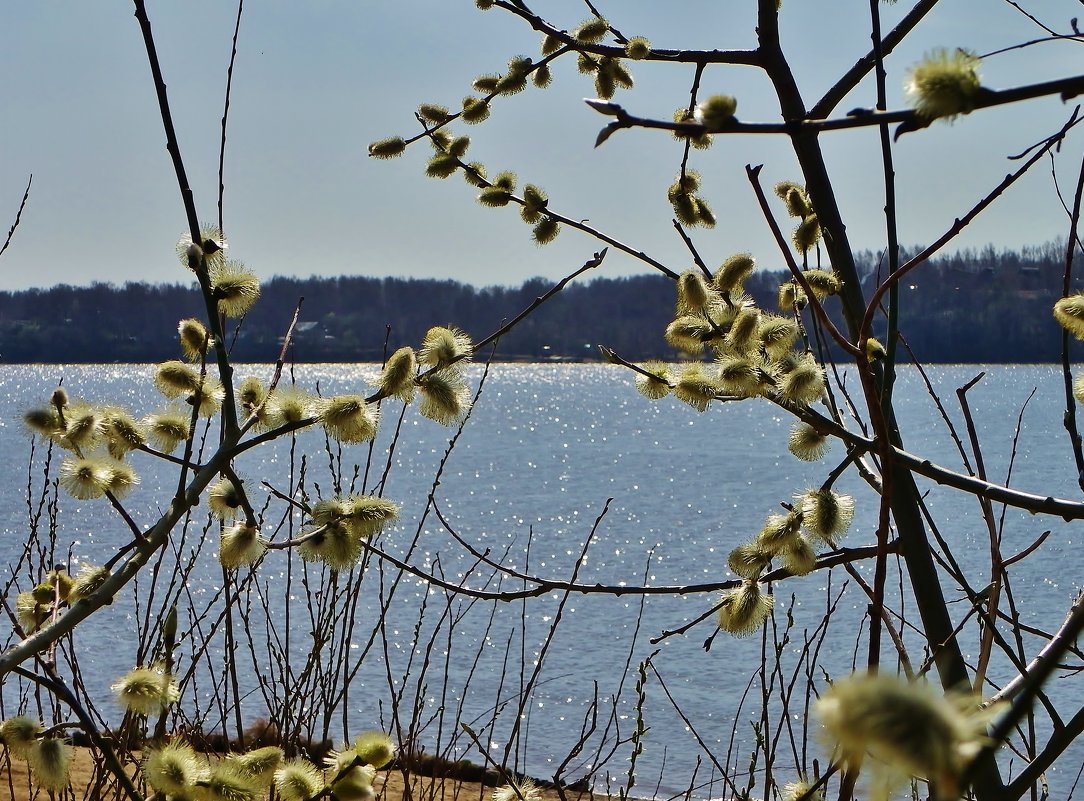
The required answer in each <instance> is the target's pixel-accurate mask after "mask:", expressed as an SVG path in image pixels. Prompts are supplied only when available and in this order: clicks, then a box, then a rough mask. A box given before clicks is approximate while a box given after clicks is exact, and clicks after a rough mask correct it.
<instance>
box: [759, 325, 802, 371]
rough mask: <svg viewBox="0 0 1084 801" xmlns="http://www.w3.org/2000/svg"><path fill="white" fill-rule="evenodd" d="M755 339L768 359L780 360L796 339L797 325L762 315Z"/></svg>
mask: <svg viewBox="0 0 1084 801" xmlns="http://www.w3.org/2000/svg"><path fill="white" fill-rule="evenodd" d="M757 339H759V340H760V345H761V347H762V348H764V352H765V353H766V354H767V355H768V357H769V358H771V359H775V360H780V359H782V358H783V357H784V356H786V354H787V353H788V352H789V351H790V348H791V346H792V345H793V344H794V343H795V342H796V341H797V339H798V324H797V323H796V322H794V320H791V319H788V318H786V317H779V316H777V315H774V314H762V315H761V316H760V326H759V327H758V328H757Z"/></svg>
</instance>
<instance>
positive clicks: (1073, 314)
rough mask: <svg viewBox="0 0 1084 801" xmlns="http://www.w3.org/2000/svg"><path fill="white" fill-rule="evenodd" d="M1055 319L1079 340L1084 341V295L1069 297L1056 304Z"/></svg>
mask: <svg viewBox="0 0 1084 801" xmlns="http://www.w3.org/2000/svg"><path fill="white" fill-rule="evenodd" d="M1054 319H1055V320H1057V321H1058V324H1059V325H1061V327H1062V328H1064V329H1065V330H1066V331H1068V332H1069V333H1070V334H1072V335H1073V336H1074V337H1076V338H1077V339H1084V295H1081V294H1077V295H1069V296H1068V297H1064V298H1060V299H1059V300H1058V302H1057V303H1055V304H1054Z"/></svg>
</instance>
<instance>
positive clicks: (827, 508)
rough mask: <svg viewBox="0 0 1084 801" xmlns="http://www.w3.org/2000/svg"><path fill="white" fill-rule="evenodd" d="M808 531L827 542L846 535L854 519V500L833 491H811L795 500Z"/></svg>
mask: <svg viewBox="0 0 1084 801" xmlns="http://www.w3.org/2000/svg"><path fill="white" fill-rule="evenodd" d="M795 504H796V506H798V507H799V508H801V510H802V525H803V526H805V529H806V531H808V532H809V533H810V534H812V535H813V536H815V537H818V538H819V539H822V540H824V541H826V542H833V541H835V540H836V539H837V538H838V537H839V536H840V535H841V534H843V533H845V532H846V531H847V529H848V528H850V526H851V521H852V520H853V519H854V498H853V497H851V496H850V495H842V494H840V493H837V492H833V491H832V490H827V489H820V490H809V491H808V492H806V493H804V494H803V495H800V496H798V497H797V498H795Z"/></svg>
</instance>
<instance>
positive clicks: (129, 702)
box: [112, 665, 181, 715]
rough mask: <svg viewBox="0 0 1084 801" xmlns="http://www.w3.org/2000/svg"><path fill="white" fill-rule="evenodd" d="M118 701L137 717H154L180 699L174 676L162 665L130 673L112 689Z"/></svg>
mask: <svg viewBox="0 0 1084 801" xmlns="http://www.w3.org/2000/svg"><path fill="white" fill-rule="evenodd" d="M112 689H113V692H114V693H116V696H117V701H118V703H120V704H121V705H122V706H124V707H125V708H126V709H128V710H129V711H131V712H134V713H135V714H137V715H154V714H157V713H159V712H161V711H163V710H164V709H165V708H166V707H168V706H169V705H170V704H172V703H174V702H176V701H177V700H178V699H179V698H180V697H181V695H180V691H179V690H178V689H177V683H176V681H174V679H173V676H172V675H171V674H169V673H168V672H166V670H165V668H164V667H162V666H161V665H152V666H151V667H139V668H134V669H133V670H130V671H128V673H126V674H125V675H124V676H122V677H121V678H120V679H119V680H118V681H117V683H116V684H114V685H113V687H112Z"/></svg>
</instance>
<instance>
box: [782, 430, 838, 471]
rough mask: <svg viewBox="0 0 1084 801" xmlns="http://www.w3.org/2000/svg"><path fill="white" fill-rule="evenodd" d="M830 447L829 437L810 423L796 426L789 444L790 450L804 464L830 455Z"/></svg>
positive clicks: (791, 433)
mask: <svg viewBox="0 0 1084 801" xmlns="http://www.w3.org/2000/svg"><path fill="white" fill-rule="evenodd" d="M829 447H830V443H829V440H828V437H826V436H825V435H824V434H821V433H820V432H819V431H817V429H815V428H813V426H811V425H809V424H808V423H798V424H797V425H795V427H794V428H793V429H792V430H791V432H790V439H789V441H788V443H787V448H788V450H790V452H791V453H793V454H794V455H795V456H796V457H798V458H799V459H801V460H802V461H803V462H815V461H817V460H818V459H820V458H821V457H823V456H824V455H825V454H826V453H828V449H829Z"/></svg>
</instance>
